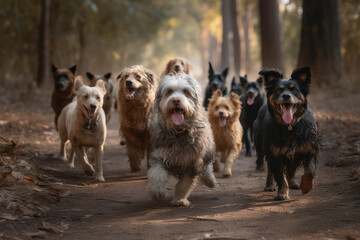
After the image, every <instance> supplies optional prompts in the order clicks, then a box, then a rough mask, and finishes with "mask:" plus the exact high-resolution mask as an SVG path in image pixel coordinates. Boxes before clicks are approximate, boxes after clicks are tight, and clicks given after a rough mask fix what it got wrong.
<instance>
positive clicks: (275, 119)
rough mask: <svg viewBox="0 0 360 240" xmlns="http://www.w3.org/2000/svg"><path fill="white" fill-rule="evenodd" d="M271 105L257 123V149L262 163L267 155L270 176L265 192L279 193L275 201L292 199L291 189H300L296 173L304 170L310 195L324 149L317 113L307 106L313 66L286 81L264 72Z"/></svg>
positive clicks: (304, 190)
mask: <svg viewBox="0 0 360 240" xmlns="http://www.w3.org/2000/svg"><path fill="white" fill-rule="evenodd" d="M259 74H260V75H263V76H264V79H265V87H266V95H267V104H266V105H264V107H263V108H262V109H261V110H260V112H259V116H258V118H257V119H256V122H255V129H254V130H255V147H256V151H257V153H258V156H257V157H258V159H257V162H258V164H263V157H264V156H265V158H266V161H267V165H268V175H267V180H266V187H265V191H275V187H274V181H273V178H274V177H275V181H276V183H277V185H278V195H277V196H276V197H275V200H286V199H289V187H290V188H292V189H298V188H299V186H298V185H297V184H296V183H295V181H294V178H295V172H296V170H297V169H298V168H299V167H303V168H304V175H303V176H302V178H301V183H300V188H301V190H302V193H303V194H306V193H308V192H309V191H310V190H311V189H312V187H313V185H314V177H315V172H316V163H317V160H318V157H319V151H320V149H321V137H320V135H319V131H318V125H317V122H316V119H315V116H314V114H313V112H312V111H311V110H310V108H309V107H308V106H307V99H306V97H307V96H308V94H309V90H310V83H311V73H310V68H309V67H303V68H300V69H296V70H294V71H293V73H292V75H291V79H289V80H285V79H283V78H282V74H281V73H279V72H277V71H272V70H263V71H261V72H260V73H259Z"/></svg>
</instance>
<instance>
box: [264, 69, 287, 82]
mask: <svg viewBox="0 0 360 240" xmlns="http://www.w3.org/2000/svg"><path fill="white" fill-rule="evenodd" d="M259 75H261V76H264V79H265V84H266V85H270V84H272V83H273V82H274V81H275V80H277V79H279V78H282V77H283V75H282V73H281V72H279V71H276V70H261V71H260V72H259Z"/></svg>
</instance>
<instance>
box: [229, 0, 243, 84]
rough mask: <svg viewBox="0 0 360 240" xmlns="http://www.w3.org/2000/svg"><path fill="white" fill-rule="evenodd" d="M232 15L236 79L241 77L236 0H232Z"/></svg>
mask: <svg viewBox="0 0 360 240" xmlns="http://www.w3.org/2000/svg"><path fill="white" fill-rule="evenodd" d="M230 16H231V26H232V32H233V49H234V65H235V67H234V70H235V76H236V79H239V75H240V69H241V65H240V64H241V63H240V58H241V50H240V35H239V27H238V21H237V20H238V19H237V16H238V14H237V4H236V0H230Z"/></svg>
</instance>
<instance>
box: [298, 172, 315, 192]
mask: <svg viewBox="0 0 360 240" xmlns="http://www.w3.org/2000/svg"><path fill="white" fill-rule="evenodd" d="M313 186H314V178H313V177H311V176H310V175H308V174H304V175H302V177H301V182H300V188H301V191H302V193H303V194H307V193H308V192H310V191H311V189H312V187H313Z"/></svg>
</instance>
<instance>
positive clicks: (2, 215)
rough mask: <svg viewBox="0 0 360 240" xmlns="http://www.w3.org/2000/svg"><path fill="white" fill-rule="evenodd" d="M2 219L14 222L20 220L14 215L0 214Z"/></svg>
mask: <svg viewBox="0 0 360 240" xmlns="http://www.w3.org/2000/svg"><path fill="white" fill-rule="evenodd" d="M0 218H4V219H7V220H12V221H13V220H17V219H18V217H17V216H15V215H12V214H10V213H1V214H0Z"/></svg>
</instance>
